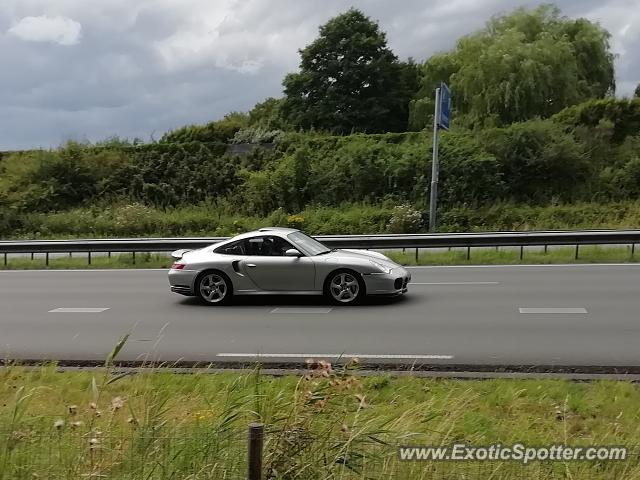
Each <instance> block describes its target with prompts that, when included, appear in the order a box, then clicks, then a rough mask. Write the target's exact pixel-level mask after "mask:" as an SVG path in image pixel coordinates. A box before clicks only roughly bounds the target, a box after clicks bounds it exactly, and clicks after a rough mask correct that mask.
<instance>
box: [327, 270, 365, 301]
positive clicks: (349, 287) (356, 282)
mask: <svg viewBox="0 0 640 480" xmlns="http://www.w3.org/2000/svg"><path fill="white" fill-rule="evenodd" d="M366 294H367V292H366V288H365V284H364V280H363V279H362V276H361V275H360V274H359V273H357V272H354V271H353V270H348V269H341V270H335V271H333V272H331V273H330V274H329V276H328V277H327V278H326V280H325V282H324V295H325V297H326V298H327V300H329V302H331V303H332V304H334V305H357V304H359V303H360V302H362V300H363V299H364V297H365V296H366Z"/></svg>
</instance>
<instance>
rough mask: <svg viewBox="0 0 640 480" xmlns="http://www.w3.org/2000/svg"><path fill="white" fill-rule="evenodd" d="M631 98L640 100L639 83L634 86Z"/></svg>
mask: <svg viewBox="0 0 640 480" xmlns="http://www.w3.org/2000/svg"><path fill="white" fill-rule="evenodd" d="M633 96H634V97H636V98H640V83H639V84H638V85H637V86H636V89H635V91H634V92H633Z"/></svg>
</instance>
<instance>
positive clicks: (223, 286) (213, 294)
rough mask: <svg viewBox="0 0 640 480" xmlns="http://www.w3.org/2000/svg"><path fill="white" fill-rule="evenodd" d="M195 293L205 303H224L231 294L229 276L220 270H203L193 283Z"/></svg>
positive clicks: (226, 302) (229, 298)
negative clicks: (194, 283)
mask: <svg viewBox="0 0 640 480" xmlns="http://www.w3.org/2000/svg"><path fill="white" fill-rule="evenodd" d="M195 287H196V288H195V290H196V295H197V296H198V298H200V300H201V301H202V302H203V303H205V304H207V305H226V304H228V303H229V302H230V301H231V297H232V296H233V286H232V285H231V281H230V280H229V278H228V277H227V276H226V275H224V274H223V273H221V272H215V271H209V272H203V273H201V274H200V275H199V276H198V279H197V280H196V285H195Z"/></svg>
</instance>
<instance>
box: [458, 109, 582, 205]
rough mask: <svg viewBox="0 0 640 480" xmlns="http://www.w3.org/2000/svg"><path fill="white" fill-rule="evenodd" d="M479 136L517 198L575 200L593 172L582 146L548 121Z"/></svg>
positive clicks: (508, 188) (509, 193) (524, 199)
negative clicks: (493, 156)
mask: <svg viewBox="0 0 640 480" xmlns="http://www.w3.org/2000/svg"><path fill="white" fill-rule="evenodd" d="M478 138H479V140H480V142H481V144H482V145H483V146H484V148H485V149H486V150H487V151H488V152H490V153H491V154H493V155H495V158H496V160H497V161H498V163H499V165H500V170H501V172H502V175H503V178H504V182H505V186H506V194H507V196H508V198H512V199H515V200H516V201H526V202H532V203H546V202H548V201H550V200H552V199H553V198H558V199H560V200H562V201H572V200H575V199H576V198H578V197H579V195H580V193H581V188H583V186H584V184H585V183H586V181H587V179H588V178H589V175H590V173H591V171H590V165H589V162H588V161H587V159H586V158H585V155H584V152H583V151H582V148H581V145H580V144H579V143H578V142H576V140H575V139H574V138H573V137H572V136H571V135H570V134H568V133H566V132H564V131H563V130H562V128H561V127H560V126H558V125H556V124H554V123H553V122H550V121H548V120H530V121H528V122H522V123H514V124H512V125H510V126H508V127H505V128H494V129H489V130H486V131H483V132H482V133H481V134H478ZM466 178H468V177H466Z"/></svg>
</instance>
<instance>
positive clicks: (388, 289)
mask: <svg viewBox="0 0 640 480" xmlns="http://www.w3.org/2000/svg"><path fill="white" fill-rule="evenodd" d="M362 277H363V278H364V283H365V285H366V286H367V295H391V296H395V295H402V294H405V293H407V291H408V288H407V285H408V284H409V282H410V281H411V273H409V272H408V271H407V270H405V269H404V268H402V267H397V268H394V269H393V270H391V273H370V274H366V275H363V276H362Z"/></svg>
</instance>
